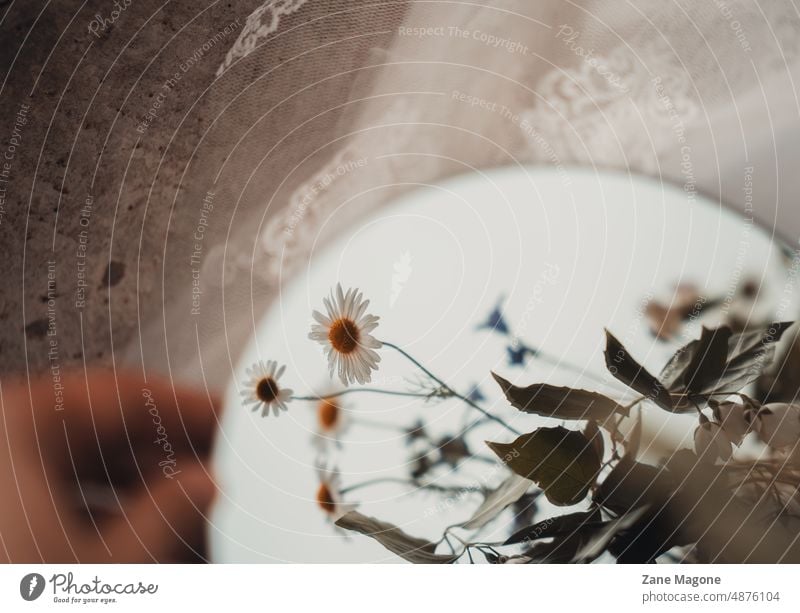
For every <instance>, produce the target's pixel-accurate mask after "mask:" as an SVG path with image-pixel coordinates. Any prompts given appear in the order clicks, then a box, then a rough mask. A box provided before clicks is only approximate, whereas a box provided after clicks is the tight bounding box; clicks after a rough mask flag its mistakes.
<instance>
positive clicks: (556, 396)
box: [492, 373, 628, 422]
mask: <svg viewBox="0 0 800 613" xmlns="http://www.w3.org/2000/svg"><path fill="white" fill-rule="evenodd" d="M492 376H493V377H494V379H495V381H497V383H498V385H500V389H501V390H503V393H504V394H505V396H506V399H508V402H510V403H511V406H512V407H514V408H515V409H519V410H520V411H523V412H524V413H532V414H534V415H541V416H542V417H553V418H555V419H594V420H596V421H600V422H605V421H606V420H607V419H608V418H609V417H611V416H612V415H614V414H616V413H619V414H621V415H627V414H628V410H627V409H626V408H625V407H624V406H622V405H620V404H617V403H616V402H615V401H613V400H612V399H611V398H608V397H606V396H603V395H602V394H598V393H596V392H587V391H586V390H581V389H573V388H570V387H556V386H554V385H547V384H546V383H535V384H533V385H529V386H527V387H517V386H516V385H513V384H512V383H510V382H508V381H506V380H505V379H503V377H501V376H499V375H497V374H495V373H492Z"/></svg>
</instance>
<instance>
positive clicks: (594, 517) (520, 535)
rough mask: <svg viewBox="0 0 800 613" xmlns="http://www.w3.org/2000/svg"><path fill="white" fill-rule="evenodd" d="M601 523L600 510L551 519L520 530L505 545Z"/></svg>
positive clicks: (549, 536) (565, 532) (557, 534)
mask: <svg viewBox="0 0 800 613" xmlns="http://www.w3.org/2000/svg"><path fill="white" fill-rule="evenodd" d="M600 521H602V518H601V516H600V512H599V511H598V510H594V511H583V512H580V513H567V514H566V515H560V516H557V517H550V518H548V519H545V520H543V521H540V522H537V523H535V524H533V525H532V526H528V527H527V528H523V529H522V530H518V531H517V532H515V533H514V534H512V535H511V536H510V537H508V539H506V542H505V543H503V545H516V544H518V543H524V542H530V541H535V540H538V539H546V538H552V537H554V536H560V535H563V534H570V533H572V532H575V531H577V530H580V529H582V528H584V527H587V526H590V525H591V524H594V523H597V522H600Z"/></svg>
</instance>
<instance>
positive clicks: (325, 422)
mask: <svg viewBox="0 0 800 613" xmlns="http://www.w3.org/2000/svg"><path fill="white" fill-rule="evenodd" d="M345 411H346V410H345V408H344V406H343V405H342V402H341V400H340V399H339V398H320V400H319V402H318V403H317V431H316V433H315V435H314V438H313V440H312V442H313V444H314V446H315V447H316V448H317V450H318V451H319V452H320V453H324V452H325V451H327V449H328V445H329V444H330V443H333V444H335V445H336V446H337V447H338V446H340V442H339V437H340V436H341V435H342V434H343V433H344V431H345V430H346V429H347V428H348V426H349V425H350V421H349V420H348V419H347V415H346V412H345Z"/></svg>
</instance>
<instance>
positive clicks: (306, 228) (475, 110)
mask: <svg viewBox="0 0 800 613" xmlns="http://www.w3.org/2000/svg"><path fill="white" fill-rule="evenodd" d="M798 32H800V17H799V16H798V13H797V11H796V9H795V8H794V6H793V5H791V4H789V3H758V2H750V1H747V0H737V1H734V0H724V1H723V0H715V1H714V2H710V3H703V4H701V5H698V4H696V3H689V2H674V3H663V2H658V1H654V0H651V1H648V2H637V3H635V4H632V3H603V2H597V1H594V2H587V3H582V4H581V5H580V6H578V5H574V4H570V3H561V2H549V1H548V2H537V3H531V2H527V1H523V0H504V1H501V2H495V3H492V4H491V5H487V6H480V5H477V4H474V3H469V4H454V3H449V2H442V3H437V2H423V3H415V2H364V1H360V0H359V1H348V2H345V1H340V0H336V1H333V0H332V1H328V2H321V1H319V0H318V1H316V2H311V1H304V0H272V1H269V2H265V3H264V4H263V5H262V6H260V7H259V8H258V9H256V11H255V12H253V13H252V14H251V15H250V16H249V17H248V18H247V21H246V25H245V27H244V28H243V30H242V32H241V35H240V36H239V38H238V40H236V42H235V43H234V44H233V45H232V47H231V49H230V50H229V52H228V54H227V56H226V58H225V61H224V62H223V63H222V65H221V66H220V67H219V70H218V73H217V74H218V79H217V82H215V84H214V99H213V100H212V101H211V102H210V103H209V106H210V107H211V108H210V109H209V110H210V111H211V116H212V117H215V119H214V121H215V125H214V130H213V132H212V134H210V136H209V139H208V141H207V146H206V147H204V148H203V149H202V150H201V157H200V158H199V159H198V160H197V161H196V162H195V163H194V165H193V167H192V169H191V170H190V171H189V175H190V178H194V179H196V180H197V182H198V185H203V187H202V189H201V188H198V190H197V193H194V194H190V195H189V196H187V197H192V198H194V199H195V200H196V199H197V198H198V197H199V196H201V195H202V193H203V191H205V190H206V189H210V188H209V187H208V184H209V181H208V177H218V179H217V180H216V182H214V188H215V189H216V190H217V192H218V194H221V195H218V196H217V198H218V202H226V203H229V204H227V205H225V206H224V209H223V205H221V206H220V209H222V212H220V218H224V222H223V220H222V219H220V220H219V223H218V225H216V228H217V229H216V230H215V231H214V232H209V234H208V240H209V244H208V249H207V250H206V252H205V254H204V264H203V267H202V273H201V275H200V276H201V279H202V281H201V283H202V285H203V287H205V288H208V291H207V292H206V293H205V294H204V296H203V300H204V304H203V317H202V321H186V316H185V313H186V295H187V294H186V289H185V288H184V289H181V290H178V289H177V285H176V289H174V290H173V292H174V293H172V294H171V295H165V296H164V299H165V301H166V304H167V308H166V310H165V315H164V319H163V320H159V321H158V322H157V323H154V324H153V325H152V327H151V328H150V329H149V330H145V337H146V338H148V339H150V341H152V344H153V346H154V347H157V348H156V349H154V350H153V356H152V357H151V358H148V359H149V360H158V359H159V357H158V356H160V355H165V356H167V360H168V361H169V362H170V363H179V364H180V370H181V375H182V376H185V377H187V378H199V377H203V376H204V377H206V378H209V377H210V378H212V379H215V382H216V383H218V384H222V383H224V381H225V379H226V378H227V377H228V376H229V375H230V373H231V367H232V365H233V364H234V363H235V360H236V356H237V354H238V349H237V347H239V346H240V345H241V343H242V342H243V341H244V340H246V339H247V338H248V335H249V334H251V333H252V330H253V328H254V323H255V322H256V321H257V320H258V318H259V317H260V315H261V313H263V312H264V309H266V308H267V307H268V305H269V304H270V303H271V301H273V300H274V299H275V298H276V296H278V294H279V288H280V284H281V282H282V281H283V280H285V279H287V278H291V276H292V275H293V274H294V273H295V272H296V271H298V270H299V269H300V268H301V267H302V266H303V265H305V264H306V263H307V262H308V261H309V258H312V257H314V254H315V253H316V252H317V251H318V250H319V249H320V248H321V247H322V246H324V244H325V242H326V241H327V240H328V239H329V238H330V237H331V236H336V235H337V233H338V232H340V231H341V229H342V228H351V227H353V226H354V224H357V223H358V220H359V219H360V218H363V215H364V214H365V213H366V212H368V211H374V210H377V209H378V208H379V207H381V206H382V205H384V204H385V203H386V202H388V201H390V200H391V199H392V198H393V197H395V196H397V195H398V194H399V193H402V192H403V191H405V190H407V189H412V188H414V187H416V186H418V185H420V184H427V183H430V182H434V181H437V180H439V179H442V178H444V177H446V176H449V175H452V174H454V173H459V172H474V171H476V170H480V169H481V168H486V167H491V166H497V165H515V164H523V163H538V164H547V165H552V166H555V167H557V168H559V169H561V171H563V172H564V175H565V177H567V176H568V173H569V167H570V166H573V165H583V166H585V165H589V166H593V167H602V168H614V169H618V170H621V171H624V172H637V173H646V174H649V175H651V176H653V177H654V178H656V179H657V180H667V181H671V182H676V183H678V184H679V185H682V186H683V187H684V189H686V190H687V192H688V193H694V192H702V193H705V194H707V195H709V196H711V197H712V198H715V199H719V200H720V201H721V202H722V201H724V202H726V203H728V204H729V205H730V206H733V207H734V208H738V209H739V210H740V211H742V212H745V213H746V212H747V211H748V207H752V203H753V202H755V203H757V204H756V205H755V207H752V208H753V211H752V214H753V215H754V216H755V217H756V219H759V220H760V221H762V222H763V223H765V224H768V225H769V226H771V227H774V226H776V215H777V213H778V212H780V213H781V214H783V215H786V216H787V217H786V218H784V219H782V220H781V222H780V223H779V224H777V225H778V226H779V227H780V230H781V232H782V234H783V235H784V237H785V238H788V239H789V240H793V241H794V240H796V237H797V236H798V235H800V217H795V216H794V214H793V213H792V212H791V211H790V210H789V209H788V207H786V204H787V203H786V202H785V201H784V200H783V199H784V198H785V194H788V193H797V190H798V189H800V184H798V179H797V178H796V176H795V175H796V174H797V173H796V172H795V171H794V170H793V168H792V166H793V164H794V160H796V159H797V154H798V153H800V152H798V151H797V148H798V145H797V143H798V142H800V139H798V138H797V137H798V125H797V122H796V120H795V118H796V115H797V112H798V106H799V105H798V100H797V97H796V92H795V87H794V84H795V82H796V79H797V77H798V76H800V75H798V51H799V49H798V46H799V45H800V37H798ZM747 177H750V179H752V184H753V186H752V189H751V191H749V192H748V191H747V190H745V185H746V182H747V181H748V178H747ZM230 203H232V204H230ZM779 205H780V208H779ZM190 210H191V208H190ZM192 218H193V217H192V215H189V216H187V220H185V221H182V222H180V223H179V224H178V225H177V226H176V227H177V231H178V234H179V235H180V234H181V233H182V232H183V231H184V230H186V228H187V227H191V225H192V223H194V222H192V221H191V219H192ZM182 224H185V225H182ZM181 283H182V284H184V285H185V280H184V281H182V282H181ZM164 330H168V336H169V338H170V340H169V343H168V348H167V347H165V346H164V342H163V341H160V340H159V339H160V337H161V336H163V335H164ZM146 344H147V343H141V344H140V343H138V341H137V343H135V344H133V345H132V351H131V357H132V359H134V360H136V361H138V360H140V359H142V356H141V355H140V353H141V352H143V351H146V350H144V349H142V345H146ZM176 358H179V359H176ZM201 362H203V363H204V364H205V368H202V369H201ZM209 365H213V366H214V367H213V368H212V367H209Z"/></svg>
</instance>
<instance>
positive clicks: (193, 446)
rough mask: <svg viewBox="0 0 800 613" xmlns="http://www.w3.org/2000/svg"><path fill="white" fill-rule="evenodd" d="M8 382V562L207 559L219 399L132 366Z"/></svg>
mask: <svg viewBox="0 0 800 613" xmlns="http://www.w3.org/2000/svg"><path fill="white" fill-rule="evenodd" d="M55 383H56V382H54V380H53V378H52V377H51V376H50V375H49V373H48V375H46V376H44V377H42V378H39V379H36V380H33V379H32V380H31V382H30V386H29V385H28V383H27V381H25V380H16V381H10V380H8V378H5V379H4V380H3V381H2V388H0V417H1V418H2V419H0V561H5V562H14V563H22V562H25V563H39V562H48V563H58V562H60V563H71V562H95V563H102V562H132V563H135V562H190V561H195V562H202V561H206V554H205V529H206V524H207V521H208V520H207V518H208V510H209V507H210V505H211V502H212V500H213V498H214V494H215V486H214V481H213V479H212V477H211V475H210V473H209V470H208V466H207V462H208V458H209V453H210V449H211V443H212V438H213V434H214V431H215V429H216V425H217V412H216V407H218V406H219V403H218V402H216V401H215V400H214V399H213V398H209V396H208V395H207V394H206V393H205V392H203V391H201V390H197V391H191V390H186V389H177V388H174V387H173V386H172V384H170V382H169V381H164V380H156V379H148V381H147V382H145V381H144V380H143V378H142V375H141V374H139V375H137V374H134V373H119V372H117V373H114V372H111V371H103V370H94V371H90V372H88V374H84V373H83V372H72V373H69V374H64V375H62V376H61V380H60V384H61V386H62V388H63V389H62V390H60V392H61V394H63V395H62V396H61V397H59V396H58V395H57V394H58V392H59V390H58V386H57V385H56V384H55Z"/></svg>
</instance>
